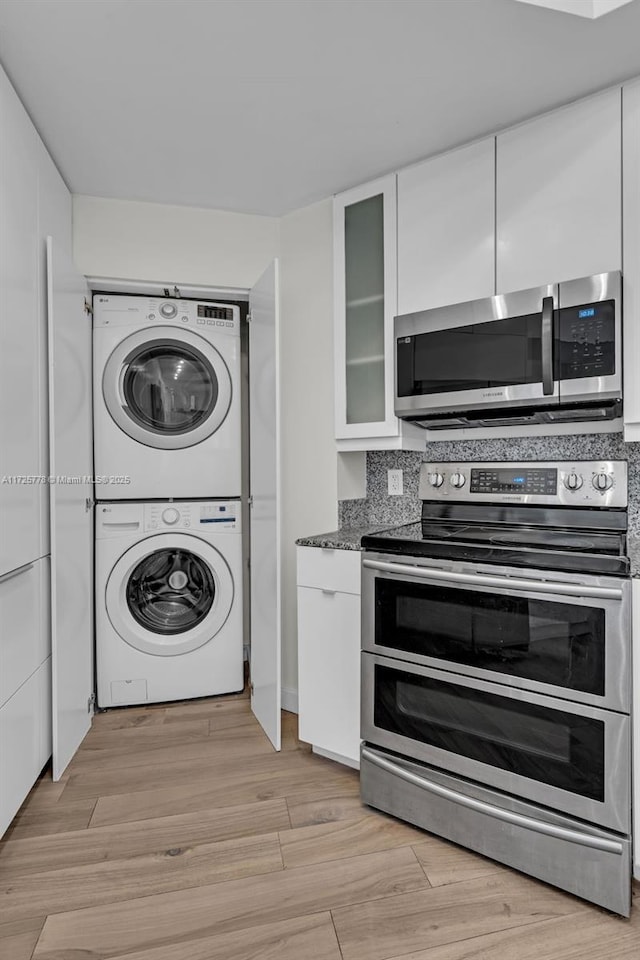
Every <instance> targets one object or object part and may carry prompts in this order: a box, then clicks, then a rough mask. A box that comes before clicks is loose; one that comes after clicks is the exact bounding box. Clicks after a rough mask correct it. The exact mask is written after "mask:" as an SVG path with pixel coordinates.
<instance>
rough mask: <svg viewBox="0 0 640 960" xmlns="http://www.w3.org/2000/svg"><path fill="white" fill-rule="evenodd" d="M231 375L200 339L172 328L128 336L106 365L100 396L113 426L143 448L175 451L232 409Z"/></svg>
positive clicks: (219, 422) (211, 428) (198, 437)
mask: <svg viewBox="0 0 640 960" xmlns="http://www.w3.org/2000/svg"><path fill="white" fill-rule="evenodd" d="M231 390H232V388H231V376H230V374H229V370H228V368H227V365H226V363H225V362H224V360H223V359H222V357H221V355H220V353H219V352H218V351H217V350H216V349H215V347H214V346H212V344H211V343H209V342H208V341H207V340H205V339H204V337H200V336H198V334H195V333H192V332H191V331H190V330H182V329H178V328H176V327H149V328H147V329H145V330H138V331H137V332H136V333H133V334H131V336H129V337H127V338H126V339H125V340H123V341H122V342H121V343H119V344H118V346H117V347H116V348H115V350H114V351H113V353H112V354H111V356H110V357H109V359H108V360H107V363H106V365H105V369H104V374H103V377H102V393H103V396H104V401H105V403H106V405H107V409H108V411H109V413H110V414H111V416H112V418H113V419H114V421H115V422H116V423H117V424H118V426H119V427H120V428H121V429H122V430H124V432H125V433H126V434H128V435H129V436H130V437H131V438H132V439H133V440H137V441H138V442H139V443H143V444H145V445H146V446H148V447H157V448H159V449H162V450H177V449H182V448H184V447H192V446H194V445H195V444H196V443H201V442H202V441H203V440H206V438H207V437H210V436H211V434H212V433H215V431H216V430H217V429H218V428H219V427H220V426H221V425H222V423H223V422H224V420H225V417H226V416H227V413H228V412H229V407H230V405H231Z"/></svg>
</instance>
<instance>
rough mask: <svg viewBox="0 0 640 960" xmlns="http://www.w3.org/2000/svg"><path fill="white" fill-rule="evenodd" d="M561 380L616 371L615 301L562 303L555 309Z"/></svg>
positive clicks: (605, 374) (608, 373)
mask: <svg viewBox="0 0 640 960" xmlns="http://www.w3.org/2000/svg"><path fill="white" fill-rule="evenodd" d="M558 317H559V324H558V352H559V357H558V360H559V367H560V369H559V372H558V376H559V378H560V379H561V380H577V379H581V378H583V377H605V376H610V375H611V374H612V373H615V368H616V363H615V347H616V343H615V329H616V323H615V302H614V301H613V300H605V301H603V302H601V303H590V304H583V305H582V306H579V307H563V308H562V309H561V310H559V311H558Z"/></svg>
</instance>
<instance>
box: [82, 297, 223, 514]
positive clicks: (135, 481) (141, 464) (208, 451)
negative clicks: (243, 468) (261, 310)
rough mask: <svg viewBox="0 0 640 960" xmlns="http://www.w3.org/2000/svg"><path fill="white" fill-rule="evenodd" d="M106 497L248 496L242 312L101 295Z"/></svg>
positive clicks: (98, 376) (97, 410)
mask: <svg viewBox="0 0 640 960" xmlns="http://www.w3.org/2000/svg"><path fill="white" fill-rule="evenodd" d="M93 370H94V375H93V384H94V387H93V391H94V397H93V410H94V414H93V417H94V455H95V472H96V478H97V487H96V490H97V499H98V500H100V499H101V498H103V499H105V500H116V499H117V500H150V499H152V498H154V497H159V498H165V499H167V498H169V497H180V498H182V499H187V498H191V497H239V496H240V494H241V472H240V456H241V430H240V310H239V308H238V307H237V306H230V305H226V304H222V303H220V304H219V303H205V302H203V303H199V302H197V301H192V300H160V299H157V298H150V297H125V296H115V295H114V296H107V295H96V296H95V297H94V300H93Z"/></svg>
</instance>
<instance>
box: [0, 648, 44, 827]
mask: <svg viewBox="0 0 640 960" xmlns="http://www.w3.org/2000/svg"><path fill="white" fill-rule="evenodd" d="M47 662H48V661H47ZM44 667H45V664H43V668H44ZM42 693H43V689H42V683H41V674H40V671H39V670H36V672H35V673H32V674H31V676H30V677H29V679H28V680H26V681H25V682H24V683H23V684H22V686H21V687H20V688H19V689H18V690H17V691H16V692H15V693H14V694H13V696H12V697H10V698H9V700H7V702H6V703H5V704H3V706H2V707H0V770H1V771H2V775H1V776H0V836H2V834H3V833H4V831H5V830H6V829H7V827H8V826H9V824H10V823H11V821H12V819H13V817H14V816H15V814H16V813H17V811H18V810H19V808H20V805H21V804H22V801H23V800H24V799H25V797H26V796H27V794H28V793H29V790H30V789H31V787H32V786H33V784H34V782H35V780H36V778H37V776H38V773H39V771H40V769H41V767H42V766H43V764H40V758H41V756H42V751H41V737H42V721H43V717H42V711H43V710H44V709H45V708H46V704H43V703H42V701H41V700H40V697H41V695H42ZM39 764H40V765H39Z"/></svg>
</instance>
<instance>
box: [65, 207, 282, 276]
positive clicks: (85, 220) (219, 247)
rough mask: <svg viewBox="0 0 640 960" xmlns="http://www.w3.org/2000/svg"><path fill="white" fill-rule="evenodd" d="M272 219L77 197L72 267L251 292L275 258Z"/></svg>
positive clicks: (98, 273)
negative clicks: (250, 289) (74, 265)
mask: <svg viewBox="0 0 640 960" xmlns="http://www.w3.org/2000/svg"><path fill="white" fill-rule="evenodd" d="M278 224H279V220H278V218H277V217H258V216H250V215H249V214H245V213H227V212H226V211H223V210H204V209H200V208H197V207H176V206H169V205H165V204H160V203H138V202H133V201H130V200H105V199H102V198H101V197H85V196H74V198H73V241H74V258H75V262H76V266H77V267H78V270H80V272H81V273H84V274H86V275H87V276H99V277H113V278H116V277H118V278H122V279H130V280H159V281H161V282H164V283H194V284H207V285H210V286H223V287H250V286H251V285H252V284H253V283H255V281H256V280H257V279H258V277H259V276H260V274H261V273H262V271H263V270H264V269H265V268H266V266H267V265H268V264H269V263H270V261H271V260H273V258H274V257H275V256H276V255H277V251H278Z"/></svg>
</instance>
